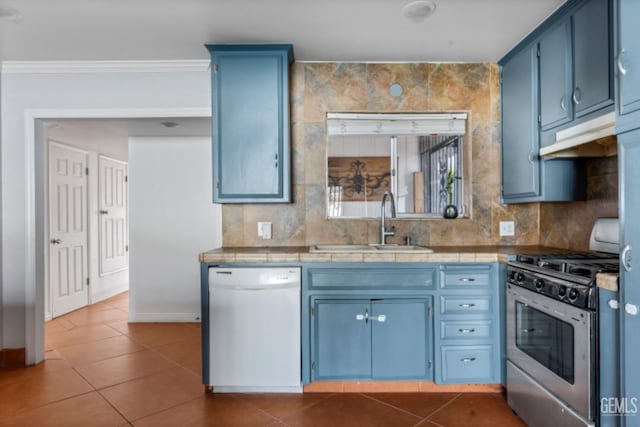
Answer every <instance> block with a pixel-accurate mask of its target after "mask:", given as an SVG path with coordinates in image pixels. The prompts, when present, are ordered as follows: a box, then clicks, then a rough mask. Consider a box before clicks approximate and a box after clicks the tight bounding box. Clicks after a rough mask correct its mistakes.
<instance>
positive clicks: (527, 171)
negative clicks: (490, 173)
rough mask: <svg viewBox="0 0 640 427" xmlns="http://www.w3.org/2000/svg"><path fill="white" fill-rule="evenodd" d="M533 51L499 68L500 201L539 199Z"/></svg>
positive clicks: (534, 50)
mask: <svg viewBox="0 0 640 427" xmlns="http://www.w3.org/2000/svg"><path fill="white" fill-rule="evenodd" d="M537 79H538V74H537V47H536V46H535V45H533V46H531V47H528V48H525V49H523V50H522V51H520V52H519V53H517V54H516V55H515V56H513V57H512V58H511V59H509V60H508V61H507V62H505V63H504V64H502V197H503V199H504V200H505V201H509V200H511V199H516V200H517V199H519V198H526V197H536V196H539V195H540V162H539V160H538V150H539V148H538V120H537V117H538V92H537V89H538V86H537V83H536V82H537Z"/></svg>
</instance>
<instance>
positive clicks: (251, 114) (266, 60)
mask: <svg viewBox="0 0 640 427" xmlns="http://www.w3.org/2000/svg"><path fill="white" fill-rule="evenodd" d="M207 48H208V49H209V52H210V54H211V81H212V85H211V87H212V95H211V101H212V118H213V126H212V137H213V150H212V151H213V201H214V202H216V203H282V202H290V201H291V178H290V175H291V169H290V168H291V161H290V143H289V65H290V64H291V63H292V61H293V47H292V45H289V44H285V45H280V44H278V45H238V44H229V45H207Z"/></svg>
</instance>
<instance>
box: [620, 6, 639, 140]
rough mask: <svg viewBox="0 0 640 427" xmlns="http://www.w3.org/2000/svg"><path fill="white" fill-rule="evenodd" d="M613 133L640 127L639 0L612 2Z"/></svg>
mask: <svg viewBox="0 0 640 427" xmlns="http://www.w3.org/2000/svg"><path fill="white" fill-rule="evenodd" d="M616 6H617V10H616V24H617V28H616V35H617V37H616V50H617V57H616V68H617V70H616V71H617V72H616V77H617V79H616V82H617V95H618V97H617V103H616V104H617V105H616V107H617V108H616V109H617V117H616V131H617V133H621V132H625V131H627V130H631V129H636V128H640V36H639V35H638V20H640V1H638V0H618V2H617V3H616Z"/></svg>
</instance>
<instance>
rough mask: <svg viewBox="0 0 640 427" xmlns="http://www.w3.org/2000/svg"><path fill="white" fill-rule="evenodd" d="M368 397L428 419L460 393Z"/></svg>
mask: <svg viewBox="0 0 640 427" xmlns="http://www.w3.org/2000/svg"><path fill="white" fill-rule="evenodd" d="M366 396H368V397H370V398H372V399H375V400H379V401H381V402H384V403H386V404H388V405H391V406H394V407H396V408H399V409H402V410H405V411H407V412H410V413H412V414H414V415H416V416H418V417H421V418H426V417H428V416H429V415H431V414H433V413H434V412H435V411H437V410H438V409H440V408H441V407H442V406H444V405H446V404H447V403H449V402H451V401H452V400H454V399H455V398H456V397H457V396H458V393H371V394H370V393H367V394H366Z"/></svg>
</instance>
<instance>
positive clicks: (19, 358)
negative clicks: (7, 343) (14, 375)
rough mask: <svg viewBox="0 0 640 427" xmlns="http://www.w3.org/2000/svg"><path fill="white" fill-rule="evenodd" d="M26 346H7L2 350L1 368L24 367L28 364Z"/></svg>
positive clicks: (0, 354) (0, 353) (0, 352)
mask: <svg viewBox="0 0 640 427" xmlns="http://www.w3.org/2000/svg"><path fill="white" fill-rule="evenodd" d="M26 360H27V359H26V351H25V349H24V348H5V349H4V350H0V368H22V367H24V366H27V365H26V363H25V361H26Z"/></svg>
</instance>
